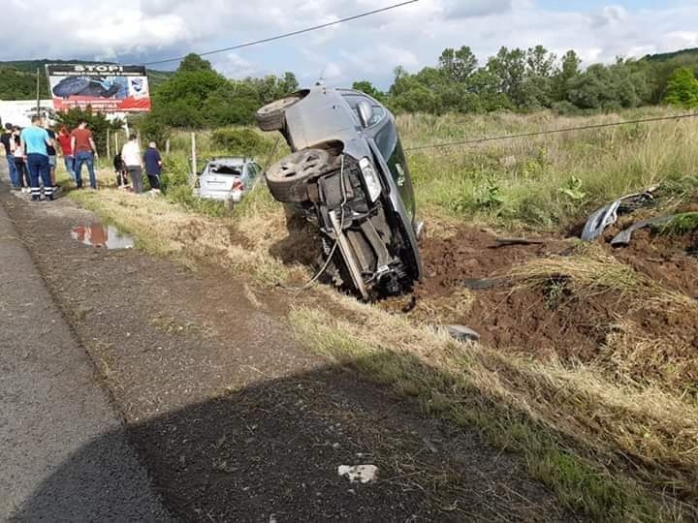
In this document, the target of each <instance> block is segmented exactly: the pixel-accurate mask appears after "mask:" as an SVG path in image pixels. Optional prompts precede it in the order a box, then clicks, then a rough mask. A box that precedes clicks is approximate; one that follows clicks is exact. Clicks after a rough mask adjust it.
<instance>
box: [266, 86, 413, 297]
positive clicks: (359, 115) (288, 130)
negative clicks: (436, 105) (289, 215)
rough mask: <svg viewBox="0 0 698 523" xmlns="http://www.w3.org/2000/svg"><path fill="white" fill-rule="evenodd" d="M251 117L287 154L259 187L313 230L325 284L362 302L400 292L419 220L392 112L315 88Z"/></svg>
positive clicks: (345, 93)
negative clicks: (280, 140)
mask: <svg viewBox="0 0 698 523" xmlns="http://www.w3.org/2000/svg"><path fill="white" fill-rule="evenodd" d="M257 122H258V124H259V127H260V128H261V129H262V130H263V131H279V132H281V134H282V135H283V136H284V138H285V139H286V141H287V143H288V145H289V147H290V148H291V150H292V151H293V153H292V154H290V155H289V156H287V157H286V158H284V159H283V160H281V161H280V162H278V163H276V164H274V165H273V166H271V167H270V168H269V169H268V170H267V172H266V180H267V185H268V187H269V190H270V192H271V194H272V195H273V196H274V198H275V199H276V200H278V201H280V202H282V203H284V204H286V205H287V208H288V209H290V210H291V212H293V213H295V214H296V215H298V214H300V215H302V216H303V217H304V218H305V219H307V220H308V221H310V222H311V223H312V224H314V225H315V226H316V227H317V229H318V230H319V232H320V235H319V236H320V238H321V241H322V243H323V245H322V253H323V254H322V259H321V260H320V265H321V272H322V274H323V276H324V277H325V278H326V280H327V281H331V282H332V283H334V284H335V285H336V286H337V287H340V288H343V289H348V290H351V291H352V292H355V293H356V294H358V295H359V296H360V297H361V298H362V299H364V300H373V299H377V298H380V297H384V296H390V295H396V294H401V293H404V292H408V291H410V290H411V288H412V287H413V285H414V282H416V281H419V280H420V279H421V278H422V262H421V259H420V254H419V248H418V245H417V240H418V237H419V236H420V234H421V230H422V225H421V223H418V222H416V221H415V201H414V192H413V189H412V183H411V180H410V175H409V169H408V167H407V162H406V161H405V155H404V152H403V149H402V145H401V143H400V138H399V136H398V132H397V128H396V126H395V120H394V118H393V116H392V114H390V112H389V111H388V110H387V109H386V108H385V107H384V106H383V105H381V104H380V103H379V102H378V101H376V100H374V99H373V98H371V97H369V96H367V95H365V94H363V93H361V92H358V91H353V90H349V89H330V88H325V87H317V88H314V89H311V90H306V91H301V92H298V93H296V94H293V95H291V96H289V97H287V98H283V99H281V100H278V101H276V102H274V103H271V104H269V105H267V106H265V107H262V108H261V109H260V110H259V111H258V112H257Z"/></svg>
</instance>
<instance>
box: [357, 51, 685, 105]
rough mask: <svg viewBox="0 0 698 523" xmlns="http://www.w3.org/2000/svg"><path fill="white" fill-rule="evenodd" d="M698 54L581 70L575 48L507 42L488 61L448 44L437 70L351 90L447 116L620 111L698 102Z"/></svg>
mask: <svg viewBox="0 0 698 523" xmlns="http://www.w3.org/2000/svg"><path fill="white" fill-rule="evenodd" d="M696 73H698V53H690V52H689V53H685V54H678V55H676V56H671V57H670V58H669V59H667V60H659V59H658V60H653V59H650V58H644V59H639V60H638V59H623V58H618V59H617V60H616V61H615V63H613V64H610V65H605V64H600V63H597V64H591V65H589V66H588V67H587V68H586V69H583V68H582V60H581V59H580V58H579V55H578V54H577V53H576V52H575V51H574V50H570V51H567V52H566V53H565V54H564V55H563V56H562V57H558V56H556V55H555V54H554V53H551V52H550V51H548V50H547V49H546V48H545V47H543V46H541V45H538V46H536V47H532V48H529V49H527V50H523V49H518V48H517V49H509V48H507V47H502V48H501V49H500V50H499V52H498V53H497V54H496V55H495V56H492V57H490V58H488V59H487V61H486V62H485V63H484V64H482V65H481V64H480V62H479V60H478V58H477V57H476V56H475V55H474V53H473V52H472V50H471V49H470V48H469V47H467V46H463V47H461V48H460V49H453V48H448V49H445V50H444V51H443V52H442V53H441V56H440V57H439V59H438V64H437V65H436V66H434V67H424V68H423V69H422V70H421V71H419V72H417V73H414V74H411V73H409V72H407V71H406V70H405V69H404V68H402V67H398V68H396V69H395V76H394V78H395V79H394V82H393V84H392V86H391V87H390V88H389V89H388V90H387V91H386V92H382V91H380V90H378V89H376V88H375V87H374V86H373V85H372V84H371V83H370V82H367V81H360V82H355V83H354V88H356V89H359V90H362V91H364V92H367V93H369V94H371V95H372V96H374V97H375V98H377V99H379V100H381V101H383V102H385V103H386V104H387V105H388V106H389V107H391V108H392V109H393V110H394V111H396V112H426V113H432V114H443V113H448V112H459V113H486V112H492V111H519V112H531V111H538V110H541V109H553V110H555V111H556V112H558V113H561V114H575V113H583V112H591V111H606V112H611V111H617V110H620V109H627V108H634V107H639V106H647V105H660V104H673V105H679V106H682V107H695V106H696V105H698V80H696Z"/></svg>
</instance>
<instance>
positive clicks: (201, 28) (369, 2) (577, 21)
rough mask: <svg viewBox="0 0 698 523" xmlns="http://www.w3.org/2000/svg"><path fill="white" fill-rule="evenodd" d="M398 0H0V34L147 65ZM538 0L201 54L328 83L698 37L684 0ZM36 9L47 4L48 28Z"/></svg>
mask: <svg viewBox="0 0 698 523" xmlns="http://www.w3.org/2000/svg"><path fill="white" fill-rule="evenodd" d="M394 1H395V0H380V1H377V0H255V1H253V2H233V1H231V0H207V1H206V2H201V1H200V0H119V1H118V2H117V3H114V2H113V1H107V0H63V1H62V2H61V4H60V9H56V3H55V0H32V1H31V3H30V2H29V0H11V1H10V2H6V4H5V5H4V6H3V11H2V12H3V20H5V19H6V18H7V19H9V20H12V21H13V24H12V27H15V26H16V27H21V28H22V30H21V31H11V30H6V31H2V32H1V33H0V60H2V59H5V60H8V59H30V58H44V57H51V58H60V59H70V58H81V59H94V58H106V59H112V60H128V61H131V62H134V63H138V62H146V61H149V60H151V59H156V58H158V59H159V58H168V57H172V56H181V55H182V54H186V53H187V52H189V51H204V50H210V49H213V48H219V47H226V46H230V45H234V44H238V43H242V42H248V41H252V40H257V39H260V38H265V37H268V36H273V35H276V34H279V33H284V32H290V31H295V30H299V29H302V28H305V27H308V26H311V25H315V24H319V23H325V22H328V21H332V20H337V19H340V18H345V17H347V16H351V15H355V14H357V13H360V12H364V11H369V10H373V9H377V8H380V7H381V6H385V5H389V4H391V3H393V2H394ZM616 1H618V0H616ZM541 2H542V0H420V1H419V2H417V3H415V4H411V5H409V6H406V7H403V8H400V9H397V10H394V11H389V12H385V13H382V14H380V15H376V16H373V17H369V18H363V19H360V20H355V21H353V22H350V23H346V24H342V25H339V26H334V27H330V28H327V29H324V30H322V31H320V32H318V33H313V34H306V35H300V36H296V37H293V38H290V39H287V40H283V41H278V42H273V43H269V44H265V45H263V46H258V47H253V48H249V49H242V50H239V51H237V52H236V53H235V54H233V55H230V54H227V53H222V54H220V55H213V56H211V57H207V58H209V59H210V60H212V62H213V63H214V65H215V66H216V67H218V68H219V69H220V70H221V71H222V72H223V73H224V74H226V75H230V76H234V77H240V76H244V75H247V74H268V73H276V74H279V73H283V72H284V71H287V70H291V71H294V72H296V73H297V75H298V76H299V78H301V79H302V80H303V81H305V82H309V83H310V82H314V81H315V80H317V78H318V77H319V75H320V73H321V71H324V77H325V79H326V80H327V81H328V83H329V82H333V83H337V84H339V83H351V81H353V80H355V79H362V78H366V79H370V80H373V81H376V82H378V83H379V84H381V85H383V86H386V84H387V83H389V81H390V79H391V77H392V69H393V68H394V67H395V66H396V65H403V66H405V67H407V68H408V69H409V70H417V69H419V68H420V67H423V66H425V65H433V64H435V63H436V61H437V58H438V56H439V54H440V53H441V51H442V50H443V49H444V48H445V47H460V46H461V45H469V46H470V47H471V48H472V49H473V51H474V52H475V53H476V54H477V56H478V57H479V58H480V60H481V62H484V61H485V60H486V58H487V57H488V56H490V55H492V54H494V53H496V52H497V50H498V49H499V47H501V46H503V45H504V46H508V47H523V48H526V47H531V46H534V45H536V44H539V43H540V44H543V45H544V46H546V47H547V48H548V49H550V50H552V51H554V52H556V53H558V54H562V53H564V52H565V51H566V50H567V49H570V48H574V49H576V50H577V51H578V53H579V54H580V56H582V57H583V58H584V60H585V62H586V63H587V64H588V63H589V62H590V61H596V60H601V61H612V60H613V59H614V58H615V57H616V56H629V55H642V54H646V53H652V52H663V51H670V50H676V49H678V48H682V47H691V46H697V45H698V31H696V30H695V28H696V27H698V5H697V4H696V2H695V1H692V0H672V1H671V2H663V1H660V0H656V3H655V5H654V6H651V7H645V8H643V9H639V8H634V7H631V6H630V5H631V4H630V3H629V2H625V3H624V5H625V6H626V7H621V6H619V5H614V4H613V3H612V2H613V0H611V2H610V3H609V4H608V5H606V6H604V5H603V4H598V3H596V2H593V5H596V6H597V7H595V8H587V9H584V10H581V9H571V8H569V9H568V8H565V7H564V4H562V3H559V4H558V7H556V8H555V9H546V8H544V7H542V4H541ZM548 4H551V2H548ZM645 5H646V4H645ZM28 7H30V8H31V9H30V10H27V8H28ZM36 12H39V13H46V12H51V17H50V25H51V30H50V31H47V30H46V23H47V19H46V18H45V17H37V16H34V15H33V14H32V13H36ZM6 25H7V24H6Z"/></svg>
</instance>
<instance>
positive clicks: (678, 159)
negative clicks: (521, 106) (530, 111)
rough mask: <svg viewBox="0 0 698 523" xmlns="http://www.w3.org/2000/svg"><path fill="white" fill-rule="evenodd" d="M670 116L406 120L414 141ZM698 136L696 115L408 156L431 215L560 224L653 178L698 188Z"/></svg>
mask: <svg viewBox="0 0 698 523" xmlns="http://www.w3.org/2000/svg"><path fill="white" fill-rule="evenodd" d="M665 114H667V110H665V109H646V110H643V111H634V112H628V113H625V114H622V115H599V116H593V117H576V118H570V117H567V118H563V117H553V116H552V115H550V114H547V113H541V114H537V115H528V116H522V115H512V114H501V115H489V116H458V115H448V116H444V117H441V118H437V117H433V116H428V115H406V116H400V117H399V118H398V125H399V127H400V130H401V133H402V137H403V141H404V144H405V147H406V148H409V147H411V146H419V145H428V144H438V143H443V142H450V141H459V140H469V139H474V138H482V137H487V136H499V135H506V134H517V133H526V132H535V131H541V130H552V129H560V128H568V127H577V126H583V125H589V124H601V123H612V122H619V121H623V120H630V119H636V118H643V117H648V116H658V115H665ZM668 114H672V113H671V112H669V113H668ZM696 143H698V119H696V120H692V119H687V120H681V121H671V120H670V121H666V122H654V123H647V124H633V125H630V126H627V127H626V126H620V127H608V128H605V129H596V130H589V131H581V132H574V133H561V134H552V135H544V136H539V137H529V138H517V139H510V140H503V141H501V142H499V141H498V142H488V143H484V144H478V145H468V146H455V147H448V148H439V147H437V148H434V149H428V150H422V151H415V152H412V153H408V159H409V164H410V167H411V171H412V175H413V178H414V184H415V189H416V193H417V201H418V202H419V203H420V205H422V206H423V208H424V209H425V210H426V212H427V213H428V212H437V213H446V214H448V215H451V216H455V217H458V218H463V219H477V220H484V221H487V222H491V223H495V224H498V225H514V226H526V227H538V228H546V229H552V228H555V227H560V226H564V225H567V224H569V223H570V222H573V221H575V220H577V219H579V218H581V217H583V216H584V215H585V214H586V213H588V212H589V211H590V210H592V209H593V208H594V207H596V206H599V205H601V204H603V203H605V202H607V201H609V200H613V199H615V198H617V197H620V196H623V195H625V194H628V193H631V192H635V191H641V190H643V189H645V188H647V187H649V186H652V185H656V184H663V185H664V187H665V189H666V191H665V194H667V195H674V194H677V193H678V194H681V193H683V192H686V191H690V190H692V189H694V188H696V187H698V174H697V171H696V165H698V147H696V146H695V144H696Z"/></svg>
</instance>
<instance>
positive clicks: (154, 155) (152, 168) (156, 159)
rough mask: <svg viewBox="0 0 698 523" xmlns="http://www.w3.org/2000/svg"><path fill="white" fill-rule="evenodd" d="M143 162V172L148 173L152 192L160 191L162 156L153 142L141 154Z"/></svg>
mask: <svg viewBox="0 0 698 523" xmlns="http://www.w3.org/2000/svg"><path fill="white" fill-rule="evenodd" d="M143 163H144V164H145V174H147V175H148V181H149V182H150V188H151V190H152V193H153V194H158V193H159V192H160V175H161V174H162V158H160V152H159V151H158V149H157V145H156V144H155V142H150V143H149V144H148V149H147V150H146V151H145V154H144V155H143Z"/></svg>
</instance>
